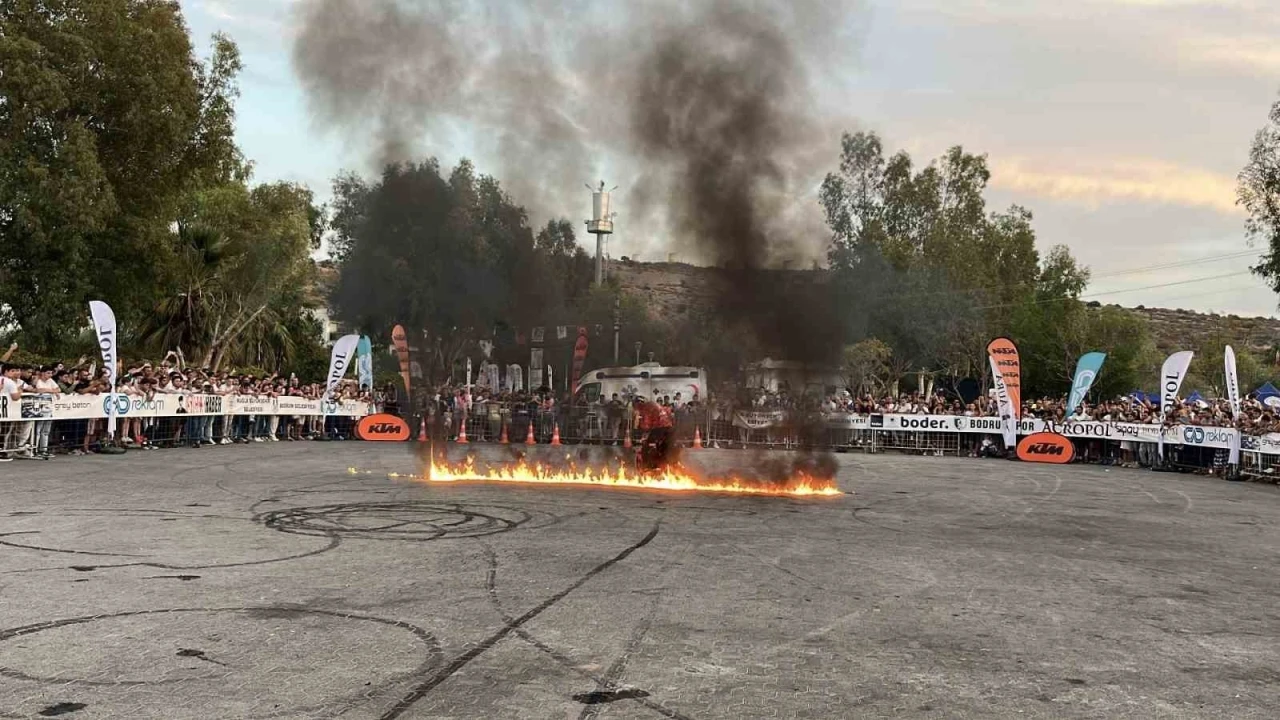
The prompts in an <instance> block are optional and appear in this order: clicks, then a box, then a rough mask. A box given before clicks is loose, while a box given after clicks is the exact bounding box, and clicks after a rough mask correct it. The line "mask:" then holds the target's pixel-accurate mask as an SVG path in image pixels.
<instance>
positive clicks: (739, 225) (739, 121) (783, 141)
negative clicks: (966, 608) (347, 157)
mask: <svg viewBox="0 0 1280 720" xmlns="http://www.w3.org/2000/svg"><path fill="white" fill-rule="evenodd" d="M690 6H694V7H690ZM856 10H857V6H856V4H854V3H853V2H849V1H846V2H820V1H815V0H801V1H799V2H794V1H793V2H787V1H785V0H741V1H739V2H730V1H729V0H711V2H708V3H676V2H663V1H655V2H646V3H621V2H604V3H587V2H576V3H575V2H553V1H552V0H519V1H516V0H512V1H509V2H499V1H498V0H475V1H472V2H463V1H461V0H420V1H418V2H410V1H409V0H309V1H308V2H305V3H304V4H302V5H301V7H300V9H299V16H298V19H299V22H300V30H299V32H298V34H297V37H296V43H295V46H294V52H293V57H294V64H295V67H296V69H297V72H298V74H299V76H300V77H301V79H302V83H303V85H304V87H305V88H306V91H307V94H308V97H309V98H310V101H311V104H312V107H313V110H314V112H315V116H316V119H317V121H318V122H320V123H321V125H323V126H324V127H327V128H335V129H340V130H343V131H347V132H348V133H350V135H351V136H352V137H354V138H360V137H367V138H371V139H372V143H371V146H372V147H371V152H372V153H373V155H374V158H373V159H374V160H375V161H377V162H379V163H382V162H387V161H394V160H401V159H406V158H408V157H412V156H414V155H415V154H417V153H420V152H421V151H422V148H423V147H425V148H427V149H428V150H429V151H436V152H438V151H439V150H440V149H442V148H445V147H451V146H452V145H451V143H452V142H453V141H454V140H455V139H456V138H457V134H458V131H459V128H465V129H466V130H467V131H469V132H470V133H471V136H470V145H471V146H472V147H478V149H480V150H481V151H484V150H488V151H490V152H489V153H487V154H491V155H493V156H496V157H497V158H499V159H500V160H499V161H500V165H501V167H500V169H499V171H498V173H497V174H498V176H499V177H501V178H502V180H503V183H504V185H506V186H507V187H508V189H509V190H510V191H511V193H512V195H513V197H515V198H516V199H517V200H518V201H519V202H522V203H525V204H526V205H528V206H529V207H530V208H531V209H533V210H534V211H535V212H538V211H543V212H549V213H552V214H559V215H563V214H570V213H572V212H573V210H575V209H577V208H579V207H582V206H583V205H584V204H585V202H586V196H585V194H584V193H583V192H582V191H581V184H582V182H583V180H584V179H594V178H595V177H596V176H597V175H599V174H600V173H597V172H596V171H597V170H601V165H600V164H599V163H601V162H605V160H603V159H606V158H612V160H608V162H611V163H612V164H613V165H614V166H615V167H614V169H615V170H617V169H619V168H621V170H622V172H623V173H625V174H627V175H628V176H629V177H630V178H631V180H632V182H630V183H629V188H628V190H629V192H627V193H626V194H625V196H624V197H625V199H626V206H625V211H626V213H627V216H626V218H627V219H626V224H625V226H626V227H630V228H634V231H633V232H634V233H636V234H643V233H645V232H651V233H653V234H657V235H661V236H663V237H661V238H652V239H655V240H657V239H661V240H665V243H663V244H665V245H666V246H667V247H668V248H670V249H672V250H675V251H677V252H679V253H680V254H681V255H682V256H695V257H696V258H697V259H699V260H701V261H703V262H707V263H711V264H714V265H716V266H718V267H720V268H722V272H723V275H724V277H723V278H722V279H723V282H721V283H718V284H717V290H716V298H715V301H716V308H715V309H716V310H717V312H718V313H719V314H720V316H721V317H722V318H723V319H725V320H727V321H729V322H730V323H736V324H739V325H742V326H744V327H746V328H747V329H748V330H749V331H750V334H751V335H753V336H754V339H755V341H756V343H757V345H758V348H759V351H760V352H761V353H763V354H766V355H769V356H772V357H774V358H778V359H787V360H795V361H800V362H804V363H810V364H829V363H832V362H834V361H835V360H836V359H837V357H838V352H839V349H840V347H841V346H842V344H843V338H842V337H841V336H840V335H841V333H840V332H839V329H840V324H839V323H838V322H836V320H835V315H834V312H833V311H834V301H833V299H832V297H831V296H830V295H829V294H828V293H827V291H826V289H825V288H824V287H822V286H818V285H815V284H814V283H812V281H811V279H810V280H809V281H808V282H805V281H797V279H796V278H794V277H792V276H791V275H790V274H788V273H786V272H782V271H780V270H779V269H778V268H779V267H780V266H782V265H785V264H787V263H789V262H794V261H796V260H800V259H805V258H809V259H811V258H813V257H815V255H819V254H820V250H821V248H822V247H823V244H824V243H823V242H822V241H823V240H825V239H826V238H827V237H829V233H828V232H827V231H826V230H825V228H824V227H823V226H822V224H821V217H820V213H819V211H818V205H817V200H816V197H815V195H814V190H815V188H816V184H817V181H818V178H819V173H820V171H821V170H823V169H825V168H826V166H828V165H829V164H830V163H831V162H832V160H833V159H834V155H835V152H836V149H837V148H838V136H837V134H836V133H835V132H831V131H830V130H832V129H834V128H835V127H837V123H839V122H840V121H842V120H844V119H845V118H842V117H839V116H832V115H831V113H827V112H824V111H823V110H821V108H822V104H821V103H820V102H819V100H818V99H817V98H816V97H815V93H814V89H815V87H816V86H817V85H819V84H820V83H822V81H823V79H824V75H825V74H827V73H829V72H831V68H833V67H839V65H840V64H841V63H842V62H843V61H844V58H845V56H846V54H847V51H848V45H849V44H850V43H849V40H848V37H847V34H846V33H845V32H844V30H843V28H846V27H848V26H849V25H850V23H851V21H852V19H853V18H855V17H856V15H857V13H856ZM815 148H823V149H824V150H825V154H818V153H815V150H814V149H815ZM824 157H825V159H824V160H819V158H824ZM797 198H802V199H805V201H804V202H805V203H808V204H807V205H805V204H804V203H798V202H797ZM797 207H802V208H805V209H806V211H804V212H800V213H798V214H797V212H796V208H797ZM815 220H816V222H815ZM633 241H634V239H633ZM815 250H818V251H819V252H818V253H815ZM752 359H759V358H752ZM797 422H798V423H799V424H801V425H803V426H804V427H811V426H813V425H814V423H813V422H812V421H811V419H804V418H801V419H798V420H797ZM805 462H806V463H809V461H807V460H806V461H805ZM809 466H813V467H826V466H827V465H825V464H823V463H816V464H815V463H810V465H809Z"/></svg>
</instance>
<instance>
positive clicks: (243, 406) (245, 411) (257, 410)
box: [227, 395, 279, 415]
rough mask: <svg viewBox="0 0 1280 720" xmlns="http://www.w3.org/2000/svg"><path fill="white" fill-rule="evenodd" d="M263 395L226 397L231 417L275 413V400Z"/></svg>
mask: <svg viewBox="0 0 1280 720" xmlns="http://www.w3.org/2000/svg"><path fill="white" fill-rule="evenodd" d="M278 399H279V398H273V397H269V396H265V395H228V396H227V400H228V401H229V402H228V408H229V409H230V411H231V413H230V414H232V415H270V414H272V413H274V412H275V411H276V400H278Z"/></svg>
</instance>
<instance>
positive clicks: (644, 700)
mask: <svg viewBox="0 0 1280 720" xmlns="http://www.w3.org/2000/svg"><path fill="white" fill-rule="evenodd" d="M483 548H484V553H485V558H486V560H487V561H488V563H489V572H488V574H487V577H486V580H485V585H486V589H487V591H488V595H489V602H490V604H492V605H493V607H494V609H495V610H497V611H498V615H499V617H501V618H502V621H503V622H508V623H509V622H513V620H512V618H511V614H510V613H508V612H507V611H506V609H505V608H504V607H503V606H502V601H501V600H500V599H499V598H498V590H497V584H496V581H497V575H498V557H497V555H495V554H494V552H493V548H491V547H489V546H488V545H483ZM657 601H658V600H657V598H655V610H656V604H657ZM651 622H652V621H651V620H650V623H651ZM646 632H647V628H646ZM515 634H516V637H519V638H520V639H521V640H524V641H525V642H527V643H529V644H530V645H532V646H533V647H535V648H537V649H538V650H540V651H542V652H543V653H546V655H547V656H549V657H550V658H551V659H552V660H555V661H556V662H557V663H559V664H560V665H561V666H563V667H564V668H565V669H567V670H569V671H570V672H572V673H574V674H576V675H578V676H580V677H583V678H586V679H587V680H590V681H592V682H594V683H595V684H596V686H597V687H604V685H605V683H606V680H605V678H604V677H602V676H600V675H596V674H595V673H593V672H590V671H589V670H586V669H584V668H583V667H582V665H581V663H578V662H576V661H574V659H573V658H571V657H569V656H568V655H565V654H564V653H562V652H560V651H559V650H556V649H555V648H553V647H551V646H550V645H547V644H546V643H544V642H542V640H540V639H538V637H537V636H535V635H533V634H532V633H530V632H529V631H528V630H525V629H524V628H523V627H521V628H517V629H516V631H515ZM636 642H637V644H638V643H639V641H638V640H637V641H636ZM611 669H612V668H611ZM619 672H621V671H619ZM614 682H616V678H615V679H614ZM628 699H629V700H635V701H636V702H638V703H640V704H641V705H643V706H645V707H646V708H648V709H650V710H652V711H654V712H656V713H658V714H659V715H662V716H663V717H666V718H671V720H693V719H692V718H690V717H689V716H687V715H683V714H681V713H679V712H677V711H675V710H672V709H671V708H668V707H666V706H665V705H662V704H661V703H659V702H656V701H654V700H650V699H649V697H648V696H645V697H632V698H628Z"/></svg>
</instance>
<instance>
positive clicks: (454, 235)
mask: <svg viewBox="0 0 1280 720" xmlns="http://www.w3.org/2000/svg"><path fill="white" fill-rule="evenodd" d="M334 208H335V214H334V222H333V229H334V233H333V237H332V238H331V240H330V243H331V247H333V248H335V249H336V250H337V257H338V260H339V262H338V266H339V269H340V280H339V283H338V286H337V288H335V290H334V293H333V298H332V300H333V304H334V308H335V310H336V311H337V313H338V315H339V317H341V318H342V319H344V320H346V321H348V322H350V323H352V324H353V325H355V326H356V327H359V328H362V329H364V330H365V331H367V332H368V333H370V334H377V335H383V334H385V333H386V332H388V331H389V329H390V328H391V327H392V326H393V325H395V324H403V325H404V326H405V327H406V328H411V329H412V330H411V331H410V332H411V335H413V337H412V338H411V343H413V344H415V345H416V346H418V347H420V349H425V350H426V352H425V353H424V354H423V355H420V359H421V360H423V361H425V362H424V365H425V366H426V368H427V371H428V373H429V374H431V375H433V377H434V378H437V379H442V378H443V377H445V376H447V375H448V373H449V371H450V369H452V368H453V367H454V364H455V363H456V362H457V361H458V360H459V359H460V358H461V357H462V355H463V354H464V353H465V352H467V351H468V350H469V349H470V348H471V347H473V346H474V343H475V342H476V341H477V340H479V339H489V338H493V337H494V335H495V333H502V334H505V333H507V332H512V333H514V331H515V329H520V331H521V332H524V331H527V329H528V328H531V327H536V326H554V325H564V324H570V323H572V324H574V325H575V326H576V324H577V323H578V322H581V317H582V315H581V314H579V313H577V312H576V311H577V310H579V309H581V308H580V305H579V300H580V299H581V298H583V297H585V296H586V295H587V294H588V291H589V289H590V282H591V278H590V260H589V258H588V257H587V256H586V253H585V252H583V251H582V250H581V249H579V248H578V247H577V243H576V240H575V239H574V235H573V228H572V224H571V223H569V222H568V221H567V220H555V221H552V222H551V223H549V224H548V225H547V226H546V227H544V228H542V229H541V230H540V231H539V232H538V233H537V235H536V236H535V234H534V232H533V230H532V229H531V228H530V227H529V225H528V216H527V213H526V212H525V210H524V208H523V207H521V206H520V205H518V204H516V203H515V202H514V201H513V200H512V199H511V198H510V197H509V196H508V195H507V194H506V192H505V191H504V190H503V189H502V187H501V185H500V184H499V183H498V181H497V180H495V179H494V178H492V177H489V176H485V175H479V174H477V173H476V171H475V168H474V167H473V166H472V164H471V163H470V162H469V161H467V160H463V161H461V162H460V163H459V164H458V166H457V167H455V168H454V169H453V170H452V171H451V172H450V173H449V177H448V178H447V179H446V178H445V177H444V176H443V175H442V173H441V170H440V166H439V164H438V163H437V162H436V161H435V160H428V161H425V162H422V163H414V164H404V165H390V166H388V167H386V168H385V169H384V170H383V173H382V176H381V178H379V179H378V181H377V182H373V183H370V182H366V181H364V180H362V179H360V178H358V177H356V176H353V175H350V174H344V175H340V176H339V177H338V179H337V180H336V181H335V183H334ZM601 312H603V313H606V314H607V315H608V319H607V320H606V321H605V322H602V323H600V324H602V325H604V324H606V323H607V324H608V325H609V326H612V317H611V315H612V304H611V303H610V304H609V305H607V306H605V307H604V308H603V309H602V310H601ZM415 333H416V335H414V334H415ZM418 338H421V340H419V339H418ZM525 352H527V348H526V349H525ZM524 362H527V356H526V358H524Z"/></svg>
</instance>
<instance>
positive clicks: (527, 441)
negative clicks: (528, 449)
mask: <svg viewBox="0 0 1280 720" xmlns="http://www.w3.org/2000/svg"><path fill="white" fill-rule="evenodd" d="M524 444H525V445H537V444H538V441H537V440H536V439H534V437H533V423H532V422H530V423H529V435H528V436H527V437H526V438H525V439H524Z"/></svg>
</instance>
